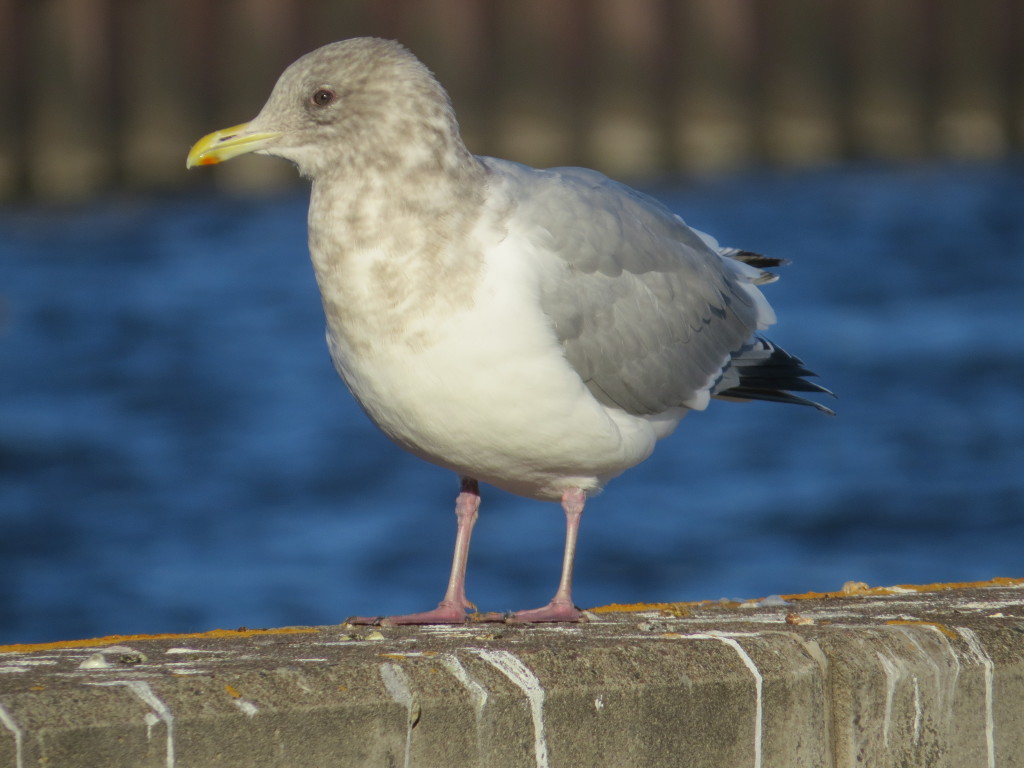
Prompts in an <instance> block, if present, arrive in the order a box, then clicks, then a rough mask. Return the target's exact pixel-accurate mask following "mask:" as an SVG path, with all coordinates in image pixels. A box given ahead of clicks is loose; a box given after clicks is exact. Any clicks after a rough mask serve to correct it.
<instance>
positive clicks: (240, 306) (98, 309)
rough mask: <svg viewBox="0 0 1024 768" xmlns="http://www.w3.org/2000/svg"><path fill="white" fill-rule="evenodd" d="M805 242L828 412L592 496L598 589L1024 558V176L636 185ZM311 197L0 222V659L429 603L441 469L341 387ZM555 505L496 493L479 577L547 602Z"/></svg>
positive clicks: (799, 303) (800, 582)
mask: <svg viewBox="0 0 1024 768" xmlns="http://www.w3.org/2000/svg"><path fill="white" fill-rule="evenodd" d="M646 189H648V190H649V191H652V192H654V193H655V194H657V195H658V196H659V197H661V198H662V199H663V200H665V201H666V202H667V203H669V204H670V206H671V207H672V208H673V209H675V210H677V211H678V212H680V213H681V214H682V215H683V216H684V218H686V219H687V221H688V222H690V223H691V224H693V225H694V226H697V227H700V228H701V229H705V230H707V231H709V232H711V233H713V234H715V235H716V236H718V237H719V239H720V240H721V241H722V242H723V244H728V245H736V246H742V247H747V248H751V249H756V250H760V251H762V252H765V253H769V254H772V255H776V256H783V257H786V258H789V259H791V260H792V262H793V264H792V265H791V266H789V267H787V268H786V269H785V270H784V272H783V279H782V280H781V281H780V282H779V283H777V284H774V285H770V286H767V288H766V293H767V295H768V297H769V299H770V300H771V301H772V303H773V305H774V306H775V307H776V309H777V311H778V314H779V318H780V322H779V324H778V325H777V326H776V327H775V328H774V329H773V332H771V333H770V334H769V336H770V337H771V338H772V339H774V340H775V341H776V342H778V343H780V344H782V345H783V346H785V347H786V348H787V349H789V350H790V351H791V352H793V353H795V354H797V355H799V356H800V357H802V358H803V359H804V360H806V361H807V363H808V364H809V365H810V367H811V368H813V369H814V370H816V371H817V372H818V373H819V374H821V377H822V378H821V381H822V382H823V383H824V384H826V385H827V386H829V387H830V388H832V389H834V390H835V391H836V392H837V393H838V394H839V396H840V399H839V400H838V401H836V402H835V403H834V405H835V407H836V409H837V410H838V412H839V415H838V416H836V417H835V418H829V417H827V416H823V415H821V414H819V413H816V412H814V411H813V410H811V409H804V408H795V407H790V406H779V405H772V404H764V403H753V404H732V403H714V404H713V405H712V407H711V408H710V409H709V410H708V411H707V412H705V413H701V414H692V415H691V416H689V417H688V418H687V419H686V420H685V421H684V422H683V424H682V425H681V427H680V429H679V431H678V432H677V433H676V434H675V435H674V436H673V437H672V438H670V439H669V440H667V441H665V442H663V443H662V444H661V446H660V447H659V449H658V451H657V452H656V453H655V455H654V456H653V457H652V458H651V459H650V460H649V461H647V462H646V463H645V464H643V465H641V466H640V467H638V468H636V469H634V470H632V471H631V472H629V473H627V474H626V475H624V476H623V477H621V478H619V479H618V480H616V481H614V482H613V483H612V484H611V485H610V486H609V488H608V490H607V491H606V492H605V493H604V494H603V495H601V496H600V497H598V498H596V499H595V500H593V501H592V502H591V503H590V504H589V505H588V510H587V513H586V515H585V517H584V521H583V532H582V537H581V542H580V551H579V556H578V560H577V579H576V582H577V587H576V598H577V602H578V603H579V604H580V605H584V606H592V605H600V604H603V603H609V602H628V601H638V600H647V601H662V600H688V599H703V598H712V599H713V598H718V597H723V596H729V597H735V596H741V597H752V596H753V597H756V596H762V595H766V594H770V593H786V592H794V591H804V590H810V589H814V590H827V589H836V588H838V587H839V586H840V585H841V584H842V583H843V582H844V581H846V580H848V579H857V580H862V581H866V582H868V583H871V584H892V583H915V582H916V583H921V582H932V581H950V580H974V579H988V578H991V577H995V576H1024V555H1022V544H1021V542H1022V541H1024V471H1022V467H1024V335H1022V332H1021V328H1022V326H1024V166H1022V165H1021V164H1020V163H1013V164H1008V165H1004V166H1000V167H993V166H911V167H902V168H892V167H843V168H837V169H832V170H825V171H815V172H801V173H788V174H783V173H768V172H764V173H754V174H744V175H739V176H731V177H727V178H721V179H716V180H704V181H696V182H694V181H691V182H688V183H683V182H676V183H667V182H665V183H660V184H651V185H647V186H646ZM305 205H306V202H305V193H304V192H300V193H295V194H291V195H289V196H285V197H278V198H274V199H270V200H256V201H253V200H249V201H240V200H228V199H222V198H217V197H214V196H211V195H206V196H196V197H189V198H172V199H161V200H156V199H144V200H138V199H111V200H107V201H104V202H100V203H96V204H93V205H90V206H89V207H87V208H85V209H84V210H74V211H60V210H52V209H24V208H15V209H7V210H6V211H2V212H0V643H4V642H15V641H22V642H29V641H45V640H53V639H59V638H68V637H79V636H95V635H102V634H111V633H135V632H177V631H193V630H203V629H209V628H213V627H235V626H240V625H245V626H249V627H259V626H274V625H283V624H319V623H330V622H337V621H339V620H341V619H342V618H344V617H345V616H347V615H350V614H379V613H395V612H403V611H411V610H419V609H423V608H426V607H429V606H431V605H433V604H434V603H435V602H436V601H437V600H438V599H439V597H440V593H441V591H442V589H443V586H444V582H445V579H446V576H447V569H448V564H449V561H450V553H451V549H450V548H451V543H452V538H453V533H454V516H453V514H452V501H453V499H454V496H455V493H456V491H457V484H456V479H455V477H454V476H453V475H451V474H450V473H448V472H446V471H444V470H441V469H437V468H434V467H432V466H430V465H427V464H424V463H422V462H420V461H419V460H418V459H415V458H413V457H411V456H409V455H406V454H405V453H403V452H402V451H400V450H399V449H397V448H396V447H394V446H392V445H391V444H390V443H389V442H388V441H387V439H386V438H384V437H383V436H382V435H380V434H379V433H378V432H377V431H376V429H375V428H374V427H373V426H372V424H370V423H369V422H368V420H367V419H366V417H365V416H364V415H363V414H362V412H361V411H360V410H359V409H358V407H356V405H355V404H354V403H353V401H352V400H351V398H350V396H349V395H348V393H347V392H346V391H345V389H344V387H343V386H342V384H341V383H340V381H339V380H338V379H337V378H336V376H335V374H334V371H333V369H332V367H331V364H330V361H329V359H328V356H327V352H326V349H325V346H324V342H323V331H322V318H321V310H320V306H319V299H318V296H317V293H316V289H315V285H314V282H313V277H312V273H311V270H310V268H309V265H308V264H307V256H306V252H305V243H304V238H305V221H304V217H305ZM562 531H563V520H562V515H561V512H560V510H559V508H558V507H557V505H554V504H545V503H541V502H535V501H529V500H523V499H519V498H516V497H513V496H509V495H506V494H503V493H501V492H498V491H496V490H494V489H491V488H488V487H485V488H484V489H483V507H482V512H481V519H480V523H479V525H478V526H477V531H476V534H475V540H474V547H473V551H472V553H471V556H470V566H469V569H470V573H469V594H470V597H471V599H474V600H475V601H477V603H478V604H479V605H480V607H481V608H482V609H485V610H505V609H513V608H523V607H531V606H534V605H539V604H541V603H543V602H544V601H546V600H547V599H548V598H549V597H550V594H551V592H552V591H553V589H554V586H555V581H556V578H557V573H558V568H559V562H560V556H561V545H562V541H561V537H562Z"/></svg>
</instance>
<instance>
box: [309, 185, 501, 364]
mask: <svg viewBox="0 0 1024 768" xmlns="http://www.w3.org/2000/svg"><path fill="white" fill-rule="evenodd" d="M395 176H397V174H394V175H392V174H389V175H388V176H385V177H383V178H381V177H380V176H376V177H369V178H367V179H365V180H356V181H354V182H353V181H352V180H346V181H345V182H344V183H342V184H339V183H335V184H329V185H327V184H323V183H322V182H320V181H318V182H316V183H314V186H313V191H312V195H311V199H310V208H309V249H310V256H311V258H312V261H313V268H314V271H315V273H316V278H317V283H318V285H319V287H320V294H321V297H322V299H323V304H324V312H325V315H326V319H327V325H328V329H329V331H330V333H331V334H332V336H333V337H334V338H335V339H336V340H337V341H338V342H340V343H341V344H342V346H345V347H348V348H351V350H352V352H353V353H356V354H370V353H372V352H373V351H374V350H383V349H386V348H387V347H390V346H393V345H401V346H402V347H404V348H406V349H422V348H423V347H425V346H429V345H431V344H432V343H433V342H434V341H435V340H436V334H437V333H438V321H439V320H442V319H443V318H444V317H446V316H447V315H450V314H451V313H454V312H458V311H464V310H466V309H468V308H469V307H471V306H472V296H473V286H474V285H475V284H476V281H477V280H478V279H479V274H480V270H481V267H482V253H481V252H479V251H475V250H474V249H473V248H472V247H470V248H467V247H466V243H467V242H471V240H472V239H471V238H470V237H469V233H470V230H471V229H472V227H473V225H474V224H475V223H476V221H477V219H478V218H479V216H480V212H481V209H482V199H483V185H482V184H481V185H479V186H477V185H472V184H471V185H468V186H467V185H465V184H464V183H460V184H453V183H451V181H452V180H451V179H448V178H446V174H438V173H434V174H429V175H427V174H423V175H419V176H417V175H414V176H413V178H402V177H401V176H398V178H395ZM457 244H458V245H457Z"/></svg>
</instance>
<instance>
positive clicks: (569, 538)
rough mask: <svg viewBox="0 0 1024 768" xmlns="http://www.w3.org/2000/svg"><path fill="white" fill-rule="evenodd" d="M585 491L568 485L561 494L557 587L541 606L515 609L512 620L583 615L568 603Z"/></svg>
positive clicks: (565, 617)
mask: <svg viewBox="0 0 1024 768" xmlns="http://www.w3.org/2000/svg"><path fill="white" fill-rule="evenodd" d="M586 501H587V494H585V493H584V492H583V491H581V490H580V489H579V488H570V489H569V490H568V491H566V492H565V493H563V494H562V509H564V510H565V555H564V556H563V558H562V578H561V580H560V581H559V582H558V591H557V592H555V596H554V597H553V598H551V602H550V603H548V604H547V605H545V606H544V607H543V608H534V609H532V610H529V611H516V612H515V613H514V614H512V616H511V617H509V619H508V620H509V621H510V622H512V623H518V622H524V623H530V622H541V621H580V620H581V619H582V617H583V614H582V612H580V611H579V610H578V609H577V608H576V606H574V605H573V604H572V564H573V560H575V559H576V536H577V535H578V534H579V530H580V518H581V517H582V516H583V505H584V504H585V503H586Z"/></svg>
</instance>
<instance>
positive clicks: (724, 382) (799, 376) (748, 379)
mask: <svg viewBox="0 0 1024 768" xmlns="http://www.w3.org/2000/svg"><path fill="white" fill-rule="evenodd" d="M816 375H817V374H815V373H814V372H813V371H810V370H808V369H807V368H806V367H805V366H804V363H803V361H802V360H800V359H799V358H797V357H794V356H793V355H791V354H789V353H788V352H787V351H786V350H784V349H782V348H781V347H777V346H775V345H774V344H772V343H771V342H770V341H768V339H765V338H762V337H760V336H755V337H754V338H753V339H751V340H750V342H749V343H748V344H746V345H745V346H744V347H743V348H742V349H740V350H739V351H738V352H736V353H735V354H733V356H732V361H731V363H730V364H729V366H728V367H727V368H726V369H725V371H724V372H723V374H722V377H721V378H720V379H719V380H718V382H717V383H716V384H715V386H714V388H713V389H712V391H711V394H712V396H713V397H716V398H719V399H722V400H768V401H771V402H775V403H793V404H795V405H809V406H811V407H812V408H817V409H818V410H819V411H822V412H823V413H827V414H830V415H835V412H834V411H833V410H832V409H831V408H826V407H825V406H824V405H822V404H821V403H817V402H815V401H814V400H809V399H807V398H806V397H800V396H799V395H795V394H793V393H794V392H808V393H815V394H824V395H829V396H831V397H835V395H834V394H833V393H832V392H830V391H829V390H827V389H825V387H822V386H820V385H818V384H815V383H814V382H811V381H807V379H806V378H804V377H805V376H816Z"/></svg>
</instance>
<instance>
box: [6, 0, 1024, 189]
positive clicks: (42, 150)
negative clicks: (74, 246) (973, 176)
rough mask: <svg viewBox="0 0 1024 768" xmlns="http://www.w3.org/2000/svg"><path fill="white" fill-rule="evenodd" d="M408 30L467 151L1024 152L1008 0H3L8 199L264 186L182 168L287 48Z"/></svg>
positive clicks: (1016, 26) (748, 158)
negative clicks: (444, 94)
mask: <svg viewBox="0 0 1024 768" xmlns="http://www.w3.org/2000/svg"><path fill="white" fill-rule="evenodd" d="M365 34H374V35H381V36H385V37H394V38H397V39H400V40H402V41H403V42H404V43H405V44H406V45H408V46H409V47H410V48H412V50H413V51H414V52H416V53H417V54H418V55H419V56H420V58H422V59H423V60H424V61H425V62H426V63H427V64H428V65H429V66H430V67H431V68H432V69H433V70H434V71H435V72H436V74H437V75H438V77H439V78H440V79H441V81H442V82H443V83H445V85H446V86H447V87H448V88H449V90H450V92H451V94H452V97H453V100H454V102H455V105H456V109H457V111H458V113H459V116H460V119H461V122H462V125H463V129H464V133H465V135H466V139H467V142H468V143H469V145H470V147H471V148H472V149H473V150H474V151H476V152H479V153H482V154H494V155H500V156H504V157H509V158H512V159H516V160H520V161H523V162H527V163H530V164H534V165H553V164H583V165H589V166H592V167H597V168H600V169H601V170H604V171H606V172H608V173H612V174H615V175H618V176H624V177H627V178H628V177H637V176H642V175H650V174H657V173H669V172H677V171H685V172H694V171H709V170H718V169H728V168H732V167H737V166H742V165H747V164H751V163H772V164H809V163H818V162H826V161H832V160H836V159H848V158H858V157H884V158H909V159H917V158H927V157H936V156H939V157H956V158H993V157H1000V156H1004V155H1008V154H1010V153H1014V152H1019V151H1020V149H1021V145H1022V143H1024V56H1022V49H1024V0H0V198H3V199H8V200H10V199H40V200H66V199H81V198H83V197H88V196H90V195H93V194H96V193H101V192H107V191H111V190H116V189H120V188H131V189H148V190H153V189H157V190H160V189H173V188H178V187H184V186H187V185H202V184H210V183H215V184H220V185H224V186H227V187H233V188H253V187H256V188H266V187H269V186H274V185H278V184H283V183H289V181H287V180H291V179H292V178H293V175H294V174H293V173H292V172H291V169H289V168H287V167H286V166H285V165H284V164H274V163H270V162H259V161H248V162H241V163H230V164H228V165H226V166H223V167H221V168H219V169H217V170H216V171H215V172H214V173H213V174H210V173H208V172H207V173H204V174H196V173H191V174H186V172H185V168H184V158H185V153H186V151H187V149H188V147H189V146H190V144H191V143H192V141H193V140H195V139H196V138H198V137H199V136H200V135H202V134H204V133H207V132H208V131H210V130H213V129H215V128H220V127H224V126H226V125H232V124H235V123H238V122H241V121H243V120H246V119H248V118H250V117H252V116H253V115H254V114H255V113H256V111H257V110H258V108H259V107H260V106H261V105H262V103H263V100H264V99H265V97H266V96H267V94H268V93H269V91H270V88H271V86H272V85H273V83H274V81H275V79H276V77H277V75H278V74H279V73H280V71H281V70H282V69H283V68H284V67H285V66H286V65H287V64H288V63H289V62H291V61H292V60H293V59H295V58H297V57H298V56H299V55H301V54H302V53H305V52H306V51H308V50H310V49H312V48H314V47H316V46H319V45H321V44H323V43H326V42H330V41H332V40H337V39H341V38H345V37H352V36H356V35H365Z"/></svg>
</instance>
